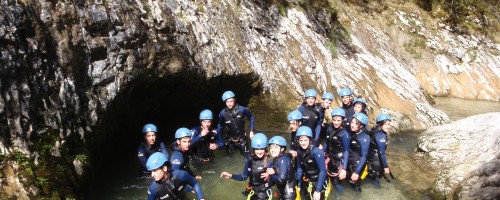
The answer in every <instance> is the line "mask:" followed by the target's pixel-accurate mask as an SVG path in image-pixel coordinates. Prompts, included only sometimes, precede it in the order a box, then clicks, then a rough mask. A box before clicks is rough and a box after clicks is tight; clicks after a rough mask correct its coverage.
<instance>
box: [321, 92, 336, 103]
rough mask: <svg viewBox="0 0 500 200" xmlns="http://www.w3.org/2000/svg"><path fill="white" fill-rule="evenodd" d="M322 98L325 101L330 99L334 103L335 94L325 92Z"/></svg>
mask: <svg viewBox="0 0 500 200" xmlns="http://www.w3.org/2000/svg"><path fill="white" fill-rule="evenodd" d="M321 98H322V99H323V100H325V99H330V100H332V101H333V94H332V93H330V92H325V93H324V94H323V96H322V97H321Z"/></svg>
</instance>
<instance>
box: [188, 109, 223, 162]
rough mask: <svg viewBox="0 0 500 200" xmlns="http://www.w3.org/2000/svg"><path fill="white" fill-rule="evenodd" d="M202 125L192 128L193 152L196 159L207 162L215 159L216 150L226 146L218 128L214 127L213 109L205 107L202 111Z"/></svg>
mask: <svg viewBox="0 0 500 200" xmlns="http://www.w3.org/2000/svg"><path fill="white" fill-rule="evenodd" d="M199 119H200V126H196V127H194V128H192V129H191V131H192V132H193V138H192V139H191V152H192V155H193V158H194V160H195V161H197V162H199V163H207V162H210V161H213V160H214V151H215V150H216V149H218V148H223V147H224V142H223V141H222V138H221V136H220V134H218V133H217V130H216V129H214V128H212V127H211V125H212V120H213V114H212V111H210V110H208V109H205V110H203V111H201V112H200V117H199Z"/></svg>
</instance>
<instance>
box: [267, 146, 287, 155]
mask: <svg viewBox="0 0 500 200" xmlns="http://www.w3.org/2000/svg"><path fill="white" fill-rule="evenodd" d="M283 150H284V148H281V146H279V145H277V144H272V145H270V146H269V153H270V154H271V156H272V157H273V158H277V157H278V156H280V153H281V152H282V151H283Z"/></svg>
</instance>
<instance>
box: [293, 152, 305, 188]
mask: <svg viewBox="0 0 500 200" xmlns="http://www.w3.org/2000/svg"><path fill="white" fill-rule="evenodd" d="M303 175H304V171H303V170H302V164H301V163H300V157H299V156H297V174H296V175H295V178H296V179H297V184H298V186H299V188H300V186H301V185H302V176H303Z"/></svg>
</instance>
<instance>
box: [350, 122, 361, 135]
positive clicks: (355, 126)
mask: <svg viewBox="0 0 500 200" xmlns="http://www.w3.org/2000/svg"><path fill="white" fill-rule="evenodd" d="M362 126H363V125H362V124H361V122H359V121H358V119H356V118H352V120H351V130H352V131H353V132H355V133H357V132H359V131H360V130H361V127H362Z"/></svg>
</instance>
